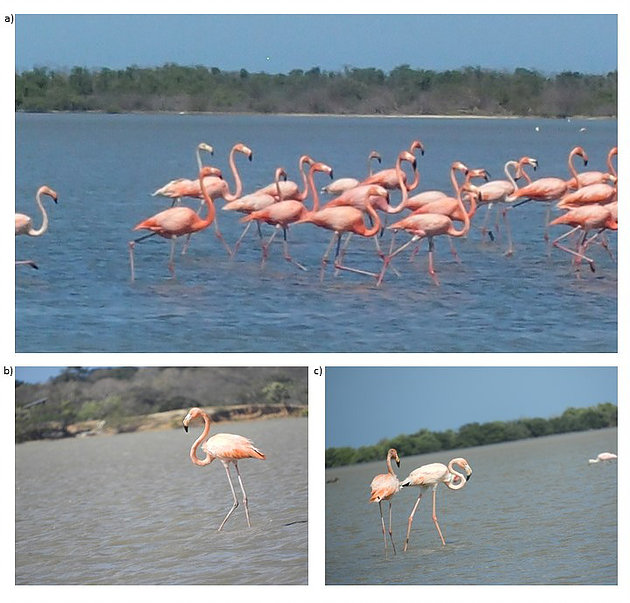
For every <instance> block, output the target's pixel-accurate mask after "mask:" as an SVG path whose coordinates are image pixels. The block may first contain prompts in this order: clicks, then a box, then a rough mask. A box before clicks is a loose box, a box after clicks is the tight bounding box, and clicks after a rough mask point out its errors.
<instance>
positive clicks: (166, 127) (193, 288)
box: [16, 114, 617, 352]
mask: <svg viewBox="0 0 630 603" xmlns="http://www.w3.org/2000/svg"><path fill="white" fill-rule="evenodd" d="M536 126H539V131H536V129H535V127H536ZM581 128H586V130H585V131H583V132H580V129H581ZM16 138H17V144H16V162H17V173H16V181H17V191H16V194H17V197H16V210H17V211H20V212H25V213H28V214H30V215H33V216H35V224H36V225H38V224H39V223H40V217H39V215H38V210H37V208H36V206H35V203H34V199H33V198H34V194H35V191H36V189H37V188H38V186H40V185H41V184H43V183H46V184H48V185H50V186H51V187H53V188H54V189H55V190H56V191H57V192H58V193H59V204H58V205H56V206H55V205H54V204H53V203H51V202H48V201H49V200H45V202H46V207H47V209H48V211H49V214H50V228H49V231H48V232H47V233H46V234H45V236H43V237H41V238H39V239H33V238H29V237H18V239H17V240H16V257H17V258H18V259H27V258H28V259H32V260H35V261H36V262H37V264H38V265H39V268H40V269H39V270H37V271H36V270H32V269H30V268H26V267H23V266H22V267H18V269H16V348H17V351H19V352H125V351H130V352H149V351H150V352H162V351H163V352H222V351H224V352H353V351H360V352H381V351H383V352H397V351H401V352H533V351H536V352H545V351H546V352H558V351H568V352H614V351H616V347H617V343H616V337H617V321H616V315H617V271H616V264H615V262H614V261H613V260H612V259H611V258H610V257H609V256H608V254H607V253H606V252H605V251H604V249H603V248H601V247H599V246H596V247H593V248H591V249H590V252H591V253H592V256H593V258H594V259H595V262H596V266H597V270H596V272H595V273H591V272H590V271H589V270H588V269H587V267H586V266H585V265H583V266H582V270H581V275H582V277H581V278H579V279H578V278H576V276H575V274H574V271H573V269H572V267H571V262H570V258H569V256H568V255H567V254H565V253H562V252H560V251H558V250H553V252H552V253H551V254H548V250H547V248H546V245H545V243H544V240H543V221H544V212H545V208H544V206H543V204H536V203H529V204H526V205H524V206H522V207H519V208H516V209H515V210H513V211H512V212H511V216H510V220H511V224H512V231H513V236H514V240H515V247H516V252H515V255H514V256H513V257H505V256H504V255H503V252H504V251H505V248H506V241H505V236H504V233H503V231H502V230H500V231H499V232H498V233H497V236H498V240H497V241H496V242H495V243H492V242H489V241H488V240H485V241H484V240H482V237H481V234H480V232H479V229H478V228H477V226H478V225H479V224H480V222H481V220H482V219H483V214H484V211H480V212H478V214H477V215H476V216H475V218H474V220H473V229H472V230H471V233H470V234H469V236H468V238H467V239H466V240H461V239H460V240H457V241H456V243H455V244H456V247H457V249H458V253H459V256H460V258H461V263H457V261H455V259H454V258H453V257H452V256H451V253H450V251H449V246H448V244H447V242H446V241H445V240H437V241H436V268H437V270H438V273H439V278H440V281H441V286H440V287H436V286H435V285H434V284H433V283H432V281H431V279H430V277H429V275H428V274H427V270H426V267H427V254H426V243H424V244H423V247H422V250H421V252H420V254H419V255H418V256H417V257H416V259H415V261H414V262H409V261H408V256H402V255H401V256H399V258H397V259H398V261H397V262H396V263H395V264H394V266H395V267H396V268H397V270H398V271H399V273H400V276H399V277H398V276H396V275H395V274H394V272H393V271H390V272H388V274H387V276H386V279H385V282H384V283H383V286H382V287H381V288H380V289H379V288H376V286H375V281H374V279H371V278H367V277H364V276H361V275H357V274H351V273H346V272H344V273H341V274H339V275H338V276H337V277H334V276H333V275H332V270H330V267H329V270H328V272H327V276H326V279H325V281H324V283H323V284H322V283H320V281H319V263H320V258H321V256H322V255H323V253H324V250H325V248H326V246H327V244H328V241H329V239H330V233H329V232H328V231H322V230H321V229H318V228H316V227H314V226H312V225H310V224H302V225H299V226H296V227H294V228H292V229H291V230H290V232H289V242H290V249H291V253H292V255H293V256H294V257H295V258H296V259H297V260H299V261H300V262H302V263H303V264H304V265H305V266H307V267H308V268H309V270H308V272H301V271H299V270H298V269H296V268H295V266H293V265H291V264H289V263H287V262H285V261H284V259H283V258H282V254H281V245H280V240H281V237H278V239H277V240H278V245H277V247H274V248H272V250H271V257H270V258H269V260H268V262H267V264H266V266H265V267H264V268H262V269H261V266H260V246H259V243H258V238H257V235H256V234H255V229H254V228H252V229H251V232H250V233H249V234H248V237H247V239H246V240H245V242H244V244H243V245H242V247H241V249H240V251H239V253H238V254H237V256H236V257H235V258H234V259H229V258H228V256H227V253H226V251H225V250H224V248H223V247H222V245H221V244H220V243H219V241H218V240H217V239H216V238H215V236H214V234H213V230H212V229H209V230H208V231H206V232H202V233H199V234H198V235H196V236H195V237H194V239H193V242H192V245H191V247H190V250H189V252H188V254H187V255H185V256H181V255H180V254H179V252H178V253H177V255H176V270H177V278H176V279H171V278H170V276H169V272H168V269H167V260H168V253H169V246H170V245H169V243H168V242H167V241H166V240H164V239H162V238H160V237H154V238H152V239H150V240H148V241H146V242H143V243H141V244H139V245H138V246H137V247H136V271H137V278H136V281H135V282H134V283H131V282H130V270H129V261H128V251H127V243H128V241H129V240H130V239H132V238H134V237H135V236H137V235H138V233H134V232H132V230H131V229H132V227H133V226H134V225H135V224H137V223H138V222H140V221H141V220H143V219H145V218H147V217H149V216H151V215H153V214H154V213H156V212H158V211H160V210H162V209H164V208H165V207H167V206H168V204H169V203H168V201H167V200H165V199H160V198H156V197H151V195H150V193H151V192H153V191H154V190H155V189H156V188H158V187H160V186H162V185H163V184H165V183H166V182H167V181H169V180H171V179H173V178H176V177H182V176H184V177H190V178H192V177H195V174H196V163H195V160H194V149H195V147H196V145H197V143H199V142H200V141H206V142H208V143H210V144H212V145H213V146H214V148H215V151H216V153H215V157H214V160H213V163H214V164H215V165H218V166H219V167H221V168H222V169H223V171H224V173H225V175H226V178H227V179H228V181H229V182H230V183H231V182H232V177H231V175H230V173H229V169H228V166H227V154H228V151H229V149H230V148H231V146H232V145H233V144H234V143H235V142H237V141H243V142H245V143H246V144H248V145H249V146H250V147H251V148H252V149H253V151H254V159H253V161H252V162H251V163H249V162H247V161H244V160H243V157H242V156H238V157H237V162H238V165H239V168H240V172H241V174H242V177H243V182H244V190H245V191H246V192H249V191H252V190H254V189H255V188H257V187H259V186H262V185H265V184H267V183H268V182H270V181H271V180H272V177H273V173H274V170H275V168H276V167H277V166H279V165H282V166H284V167H285V168H286V169H287V171H288V173H289V177H290V178H292V179H297V173H296V172H297V165H296V164H297V160H298V157H299V156H300V155H301V154H303V153H308V154H310V155H312V156H313V157H315V158H316V159H318V160H321V161H325V162H327V163H328V164H330V165H331V166H333V168H334V170H335V176H336V177H341V176H349V175H350V176H351V175H354V176H357V175H358V176H362V175H364V174H365V173H366V170H367V167H366V157H367V154H368V152H369V151H370V150H372V149H376V150H378V151H379V152H380V153H381V155H382V156H383V158H384V163H383V167H386V166H391V165H393V163H394V159H395V157H396V155H397V153H398V151H400V150H401V149H403V148H406V147H407V146H408V145H409V143H410V142H411V140H413V139H415V138H419V139H420V140H422V141H423V143H424V145H425V148H426V154H425V156H424V157H422V158H420V159H419V169H420V172H421V183H420V189H421V190H427V189H441V190H446V191H450V181H449V177H448V171H449V166H450V164H451V162H452V161H453V160H456V159H458V160H462V161H464V162H465V163H466V164H468V165H469V166H471V167H485V168H486V169H487V170H488V171H489V172H490V174H491V176H492V178H503V177H504V176H503V164H504V162H505V161H506V160H508V159H512V158H515V157H520V156H522V155H529V156H533V157H536V158H537V159H538V160H539V163H540V168H539V170H538V172H537V173H536V174H535V175H536V176H551V175H553V176H556V175H559V176H562V177H565V176H568V169H567V165H566V158H567V154H568V151H569V150H570V149H571V148H572V147H573V146H574V145H576V144H581V145H583V146H584V148H585V149H586V151H587V153H588V154H589V157H590V159H591V160H590V163H589V166H588V168H589V169H606V167H605V157H606V154H607V152H608V150H609V148H610V147H611V146H613V145H614V144H616V138H617V122H616V121H614V120H610V121H606V120H602V121H592V120H591V121H586V120H572V121H566V120H540V119H518V120H497V119H480V120H465V119H415V118H413V119H412V118H409V119H404V118H342V117H298V116H295V117H285V116H239V115H204V116H202V115H92V114H90V115H85V114H78V115H69V114H52V115H25V114H18V115H16ZM580 167H581V169H583V168H582V166H580ZM325 183H326V180H324V179H323V178H321V177H320V178H318V180H317V185H318V187H319V186H322V185H324V184H325ZM398 198H399V197H398V195H396V194H394V195H392V203H394V204H395V203H397V201H398ZM189 201H190V204H191V207H195V208H197V207H198V203H197V201H194V200H189ZM309 203H310V201H309ZM217 206H218V208H219V209H218V217H219V224H220V227H221V230H222V231H223V233H224V235H225V238H226V239H227V241H228V242H229V243H230V244H233V243H234V242H235V240H236V239H237V238H238V236H239V234H240V232H241V230H242V225H241V224H240V223H239V221H238V218H239V217H240V214H239V215H234V214H232V213H231V212H223V211H222V210H221V209H220V208H221V207H222V206H223V202H221V201H220V202H218V203H217ZM391 219H392V217H390V220H391ZM265 226H266V225H265ZM565 230H566V227H556V228H555V229H554V231H553V233H552V234H553V235H554V236H557V235H559V234H560V233H562V232H565ZM270 232H271V230H270V227H266V230H265V234H266V235H268V234H269V233H270ZM403 240H404V237H403V235H399V237H398V241H403ZM388 242H389V233H386V235H385V236H384V237H383V239H382V245H383V246H385V247H387V246H388V244H389V243H388ZM610 243H611V246H612V251H613V253H615V251H616V235H615V234H613V235H611V236H610ZM274 245H275V243H274ZM346 260H347V262H346V263H347V264H348V265H351V266H355V267H360V268H363V269H366V270H371V271H373V270H378V269H379V267H380V261H379V260H378V259H377V256H376V254H375V252H374V243H373V242H372V241H371V240H366V239H361V238H360V237H356V238H355V240H354V241H353V242H352V244H351V246H350V248H349V252H348V255H347V257H346ZM569 314H570V316H571V322H570V324H568V325H567V323H566V318H567V315H569Z"/></svg>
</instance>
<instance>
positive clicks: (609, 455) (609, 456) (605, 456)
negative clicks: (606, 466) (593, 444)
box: [588, 452, 617, 465]
mask: <svg viewBox="0 0 630 603" xmlns="http://www.w3.org/2000/svg"><path fill="white" fill-rule="evenodd" d="M616 459H617V455H616V454H614V453H613V452H600V453H599V454H598V455H597V458H595V459H588V462H589V465H594V464H595V463H603V462H606V461H613V460H616Z"/></svg>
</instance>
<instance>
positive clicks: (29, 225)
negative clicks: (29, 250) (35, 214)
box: [15, 186, 57, 237]
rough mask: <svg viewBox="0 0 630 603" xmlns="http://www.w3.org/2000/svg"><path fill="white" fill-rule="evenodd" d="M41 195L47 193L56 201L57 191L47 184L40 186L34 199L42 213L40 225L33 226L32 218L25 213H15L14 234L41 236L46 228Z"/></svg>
mask: <svg viewBox="0 0 630 603" xmlns="http://www.w3.org/2000/svg"><path fill="white" fill-rule="evenodd" d="M42 195H47V196H48V197H50V198H51V199H52V200H53V201H54V202H55V203H57V193H56V192H55V191H54V190H53V189H52V188H50V187H48V186H40V187H39V188H38V189H37V193H36V194H35V201H36V202H37V205H38V206H39V211H40V212H41V213H42V225H41V226H40V227H39V228H37V229H36V228H33V220H32V218H31V217H30V216H27V215H26V214H15V236H16V237H17V236H19V235H27V236H29V237H41V236H42V235H43V234H44V233H45V232H46V231H47V230H48V214H47V213H46V209H45V208H44V205H43V203H42Z"/></svg>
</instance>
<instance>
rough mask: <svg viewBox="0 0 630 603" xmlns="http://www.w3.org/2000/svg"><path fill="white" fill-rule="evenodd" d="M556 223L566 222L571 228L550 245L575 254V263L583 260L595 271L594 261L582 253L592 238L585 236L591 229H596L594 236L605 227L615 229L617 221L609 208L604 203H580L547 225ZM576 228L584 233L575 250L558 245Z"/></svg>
mask: <svg viewBox="0 0 630 603" xmlns="http://www.w3.org/2000/svg"><path fill="white" fill-rule="evenodd" d="M556 224H568V225H569V226H572V227H573V228H572V229H571V230H569V231H568V232H565V233H564V234H563V235H561V236H559V237H558V238H557V239H555V240H554V241H553V242H552V246H553V247H557V248H558V249H561V250H562V251H565V252H566V253H569V254H571V255H573V256H575V258H576V265H577V262H578V261H579V260H585V261H586V262H588V265H589V267H590V269H591V270H592V271H593V272H595V262H594V261H593V260H592V259H591V258H589V257H587V256H585V255H584V251H585V250H586V247H587V246H588V245H589V243H590V242H591V241H592V240H593V238H594V237H592V238H591V239H587V236H588V234H589V233H590V232H591V231H593V230H597V231H598V232H597V233H596V234H595V235H594V236H595V237H596V236H597V235H599V234H600V233H601V232H603V231H604V230H606V229H609V230H617V221H616V220H615V219H613V215H612V213H611V210H610V209H609V208H608V207H606V206H604V205H599V204H596V203H592V204H590V205H581V206H579V207H575V208H573V209H570V210H569V211H567V212H566V213H564V214H563V215H561V216H559V217H557V218H556V219H555V220H552V221H551V223H550V224H549V225H550V226H555V225H556ZM577 230H581V231H582V232H583V233H584V234H583V236H582V238H581V241H580V243H579V245H578V250H577V251H574V250H572V249H569V248H568V247H565V246H563V245H560V243H559V242H560V241H561V240H562V239H565V238H566V237H568V236H570V235H571V234H573V233H574V232H575V231H577Z"/></svg>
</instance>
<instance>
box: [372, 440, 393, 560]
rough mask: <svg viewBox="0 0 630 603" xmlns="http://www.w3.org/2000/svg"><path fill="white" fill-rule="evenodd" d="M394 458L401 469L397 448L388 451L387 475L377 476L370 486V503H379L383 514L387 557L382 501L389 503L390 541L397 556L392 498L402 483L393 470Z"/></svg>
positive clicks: (383, 522) (382, 523)
mask: <svg viewBox="0 0 630 603" xmlns="http://www.w3.org/2000/svg"><path fill="white" fill-rule="evenodd" d="M392 458H393V459H394V460H395V461H396V465H398V466H399V467H400V459H399V458H398V452H397V451H396V449H395V448H390V449H389V450H388V451H387V473H380V474H379V475H376V476H375V477H374V479H373V480H372V483H371V484H370V489H371V494H370V502H378V510H379V513H380V514H381V527H382V529H383V541H384V542H385V555H387V536H386V535H385V520H384V519H383V508H382V506H381V503H382V501H384V500H386V501H387V502H388V503H389V530H388V531H389V539H390V540H391V541H392V548H393V549H394V555H395V554H396V545H395V544H394V537H393V535H392V497H393V496H394V494H396V492H398V491H399V490H400V482H399V481H398V477H396V474H395V473H394V470H393V469H392Z"/></svg>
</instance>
